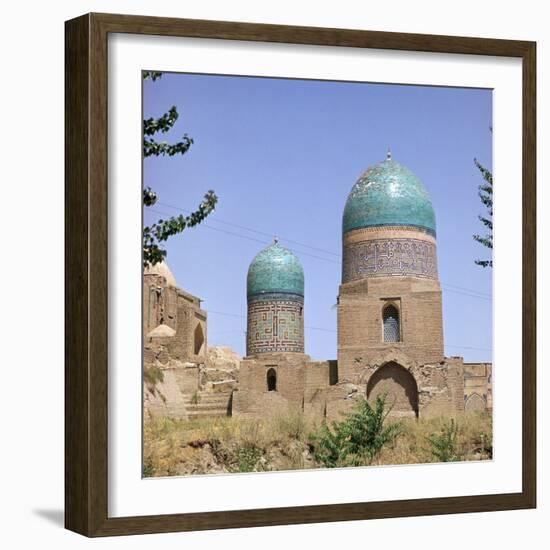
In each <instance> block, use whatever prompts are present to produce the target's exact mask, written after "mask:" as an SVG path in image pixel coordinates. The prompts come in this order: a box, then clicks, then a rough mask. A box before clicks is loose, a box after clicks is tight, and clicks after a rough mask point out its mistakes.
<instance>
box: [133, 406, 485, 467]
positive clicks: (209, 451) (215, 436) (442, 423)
mask: <svg viewBox="0 0 550 550" xmlns="http://www.w3.org/2000/svg"><path fill="white" fill-rule="evenodd" d="M387 422H388V423H389V424H391V423H392V420H391V418H388V419H387ZM450 422H451V420H450V418H445V417H439V418H430V419H421V420H414V419H400V420H399V425H400V429H399V433H398V435H397V436H396V437H395V438H392V439H391V440H389V441H388V442H387V443H386V444H385V445H384V446H383V447H382V448H381V450H380V452H379V453H377V455H376V456H375V457H374V459H373V460H372V462H371V463H372V464H373V465H383V464H418V463H427V462H440V461H441V456H439V457H438V454H437V453H436V452H434V446H433V444H431V443H430V440H434V439H435V440H437V438H438V437H443V438H444V437H445V433H446V431H445V430H448V429H449V425H450ZM454 425H455V426H456V441H455V443H454V447H453V449H451V450H452V451H453V453H452V457H451V458H452V459H453V460H485V459H490V458H491V457H492V425H491V417H490V416H489V415H486V414H479V413H472V414H468V415H464V416H459V417H458V418H457V419H455V421H454ZM322 429H323V428H322V424H321V423H319V422H315V421H313V420H311V419H310V418H308V417H306V416H305V415H304V414H303V413H302V412H301V411H298V410H291V411H289V412H288V413H287V414H285V415H280V416H275V417H273V418H270V419H265V420H254V419H244V418H233V417H217V418H199V419H194V420H172V419H168V418H157V417H151V416H147V417H146V418H145V423H144V446H143V455H144V470H143V473H144V476H147V477H149V476H171V475H189V474H211V473H229V472H252V471H256V472H261V471H274V470H301V469H308V468H322V467H324V466H323V464H322V462H320V461H318V460H316V459H315V437H312V436H314V435H315V434H319V433H320V431H321V430H322Z"/></svg>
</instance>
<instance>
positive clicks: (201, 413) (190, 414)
mask: <svg viewBox="0 0 550 550" xmlns="http://www.w3.org/2000/svg"><path fill="white" fill-rule="evenodd" d="M221 416H228V414H227V409H211V410H187V418H188V419H193V418H213V417H221Z"/></svg>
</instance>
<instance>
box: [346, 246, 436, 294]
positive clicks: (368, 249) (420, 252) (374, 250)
mask: <svg viewBox="0 0 550 550" xmlns="http://www.w3.org/2000/svg"><path fill="white" fill-rule="evenodd" d="M391 275H395V276H404V275H412V276H414V277H427V278H430V279H437V261H436V250H435V244H433V243H430V242H426V241H423V240H419V239H376V240H370V241H363V242H359V243H354V244H351V243H350V244H347V245H346V246H344V254H343V260H342V282H344V283H348V282H350V281H355V280H358V279H363V278H365V277H381V276H385V277H386V276H391Z"/></svg>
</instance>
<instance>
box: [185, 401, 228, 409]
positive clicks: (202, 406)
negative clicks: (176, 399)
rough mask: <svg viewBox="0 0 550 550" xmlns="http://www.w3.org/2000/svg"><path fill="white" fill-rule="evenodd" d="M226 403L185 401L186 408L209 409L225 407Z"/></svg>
mask: <svg viewBox="0 0 550 550" xmlns="http://www.w3.org/2000/svg"><path fill="white" fill-rule="evenodd" d="M227 405H228V404H227V403H197V404H193V403H186V404H185V408H186V409H187V410H197V411H210V410H214V409H227Z"/></svg>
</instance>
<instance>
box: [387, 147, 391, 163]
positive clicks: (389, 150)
mask: <svg viewBox="0 0 550 550" xmlns="http://www.w3.org/2000/svg"><path fill="white" fill-rule="evenodd" d="M386 160H391V149H390V148H389V147H388V152H387V153H386Z"/></svg>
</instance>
